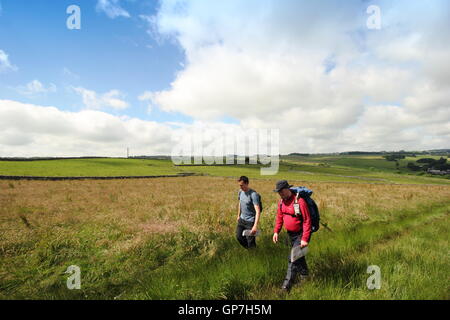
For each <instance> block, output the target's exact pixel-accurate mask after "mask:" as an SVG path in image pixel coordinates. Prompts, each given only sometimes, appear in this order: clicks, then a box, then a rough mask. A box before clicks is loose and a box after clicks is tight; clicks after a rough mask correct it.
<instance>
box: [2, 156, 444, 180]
mask: <svg viewBox="0 0 450 320" xmlns="http://www.w3.org/2000/svg"><path fill="white" fill-rule="evenodd" d="M406 163H407V162H406ZM406 163H405V166H406ZM186 172H193V173H199V174H208V175H212V176H224V177H238V176H241V175H248V176H250V177H253V178H265V179H272V178H278V179H281V178H283V179H296V180H303V181H324V182H326V181H329V182H331V181H335V182H345V181H347V182H357V183H360V182H366V183H403V184H450V179H448V177H447V178H445V177H436V176H431V175H428V174H423V175H418V174H417V173H413V172H408V171H407V170H406V169H405V168H402V169H401V170H400V171H399V172H397V170H396V169H395V163H394V162H390V161H386V160H384V159H382V158H381V157H379V158H374V157H373V156H372V157H343V156H342V157H334V158H333V157H286V158H283V159H282V162H281V164H280V170H279V172H278V174H276V175H274V176H261V174H260V166H257V165H246V166H243V165H233V166H207V165H205V166H183V167H179V166H175V165H173V163H172V162H171V161H169V160H142V159H108V158H105V159H65V160H45V161H30V162H28V161H0V175H16V176H57V177H61V176H77V177H83V176H147V175H174V174H178V173H186Z"/></svg>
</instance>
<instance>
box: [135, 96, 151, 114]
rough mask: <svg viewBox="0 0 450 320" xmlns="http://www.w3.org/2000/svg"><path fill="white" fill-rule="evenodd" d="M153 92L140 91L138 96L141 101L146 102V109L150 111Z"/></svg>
mask: <svg viewBox="0 0 450 320" xmlns="http://www.w3.org/2000/svg"><path fill="white" fill-rule="evenodd" d="M154 96H155V95H154V93H153V92H150V91H145V92H144V93H142V94H141V95H140V96H139V97H138V100H139V101H143V102H147V103H148V106H147V111H148V112H149V113H150V112H151V111H152V109H153V104H154V98H155V97H154Z"/></svg>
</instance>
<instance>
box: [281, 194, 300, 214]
mask: <svg viewBox="0 0 450 320" xmlns="http://www.w3.org/2000/svg"><path fill="white" fill-rule="evenodd" d="M299 198H300V193H297V194H296V195H295V197H294V203H295V204H298V199H299ZM282 204H283V199H280V202H279V205H280V212H281V213H282V214H287V215H290V216H293V217H296V215H295V213H294V214H289V213H283V211H282V210H281V209H282ZM301 214H302V211H301V209H300V215H301Z"/></svg>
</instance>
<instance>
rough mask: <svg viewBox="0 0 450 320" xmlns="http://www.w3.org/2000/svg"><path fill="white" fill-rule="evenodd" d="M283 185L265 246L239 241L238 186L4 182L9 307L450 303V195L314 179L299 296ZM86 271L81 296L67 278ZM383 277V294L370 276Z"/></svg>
mask: <svg viewBox="0 0 450 320" xmlns="http://www.w3.org/2000/svg"><path fill="white" fill-rule="evenodd" d="M275 180H276V179H274V178H272V179H268V180H264V179H258V180H252V181H251V186H252V187H253V188H255V189H256V190H258V191H259V192H260V193H261V195H262V199H263V201H264V207H265V209H264V212H263V215H262V219H261V230H262V235H261V237H260V238H258V248H257V249H256V250H255V251H254V252H246V251H244V249H242V248H241V247H240V246H239V245H238V244H237V241H236V240H235V239H234V230H235V224H236V221H235V219H236V192H237V183H236V180H235V179H234V178H224V177H206V176H205V177H186V178H171V179H164V178H156V179H143V180H141V179H139V180H111V181H89V180H83V181H57V182H47V181H13V182H10V181H0V234H1V237H0V299H12V298H26V299H369V298H373V299H449V298H450V297H449V293H448V279H449V277H450V273H449V272H450V269H449V268H448V266H449V263H450V261H449V259H450V257H449V255H448V248H449V238H448V234H449V231H450V230H449V227H450V225H449V213H450V201H449V199H450V188H449V187H448V186H444V185H386V184H367V183H361V184H357V183H327V182H307V183H305V182H304V181H296V180H294V179H291V180H290V182H292V183H293V184H296V185H300V184H302V185H303V184H304V185H306V186H308V187H309V188H311V189H312V190H314V192H315V194H314V198H315V200H316V201H317V203H318V205H319V208H320V210H321V213H322V220H323V222H325V223H327V225H328V226H329V227H330V228H331V230H332V231H328V230H326V229H324V228H322V229H321V230H319V232H318V233H317V234H314V235H313V238H312V241H311V245H310V253H309V257H308V263H309V267H310V270H311V274H312V278H311V279H310V280H309V281H308V282H306V283H305V284H304V285H303V286H300V287H294V289H293V290H292V291H291V293H290V294H289V295H287V296H286V295H285V294H283V293H281V292H280V290H279V289H278V288H279V286H280V284H281V282H282V280H283V278H284V275H285V270H286V265H287V258H286V257H287V253H288V248H287V247H286V246H285V245H284V239H285V238H284V237H285V232H284V231H283V233H282V239H281V241H280V243H279V244H278V245H275V244H273V243H272V242H271V237H272V228H273V222H274V217H275V216H274V213H275V210H276V201H277V194H275V193H273V192H272V189H273V186H274V183H275ZM70 265H77V266H79V267H80V268H81V290H68V289H67V288H66V279H67V277H68V275H67V274H65V273H64V272H65V271H66V269H67V267H68V266H70ZM369 265H378V266H379V267H380V268H381V275H382V282H381V289H380V290H373V291H372V290H368V289H367V287H366V279H367V277H368V276H369V275H368V274H367V273H366V269H367V267H368V266H369Z"/></svg>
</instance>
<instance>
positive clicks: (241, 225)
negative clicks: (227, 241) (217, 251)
mask: <svg viewBox="0 0 450 320" xmlns="http://www.w3.org/2000/svg"><path fill="white" fill-rule="evenodd" d="M253 224H254V222H251V221H245V220H243V219H239V222H238V224H237V227H236V239H237V240H238V241H239V243H240V244H241V246H243V247H244V248H245V249H250V248H255V247H256V237H252V236H249V237H244V236H243V235H242V232H243V231H244V230H251V229H252V228H253Z"/></svg>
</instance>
